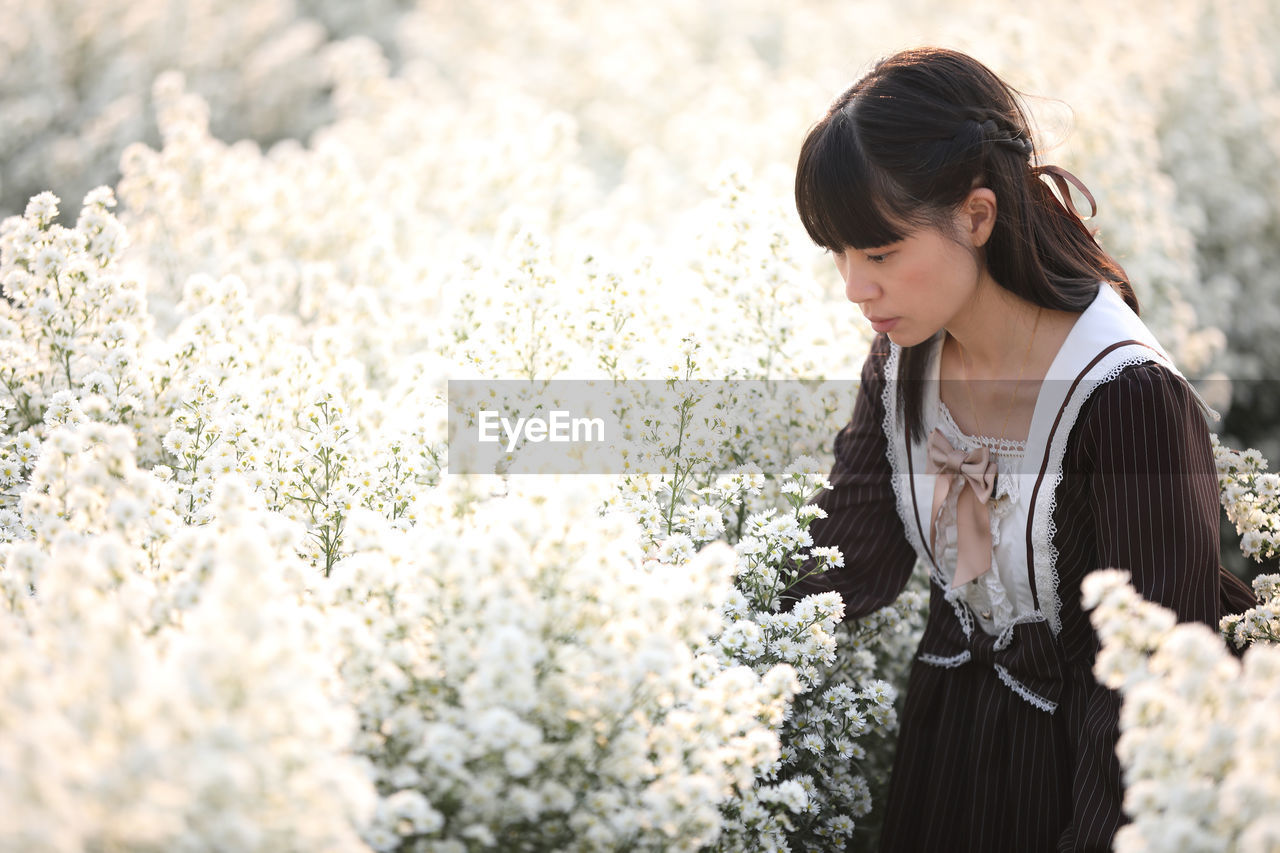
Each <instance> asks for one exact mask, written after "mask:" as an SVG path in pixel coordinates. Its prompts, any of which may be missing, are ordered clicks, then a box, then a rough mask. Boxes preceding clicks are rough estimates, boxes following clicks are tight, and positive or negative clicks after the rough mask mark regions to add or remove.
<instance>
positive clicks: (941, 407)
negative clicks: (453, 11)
mask: <svg viewBox="0 0 1280 853" xmlns="http://www.w3.org/2000/svg"><path fill="white" fill-rule="evenodd" d="M938 411H939V413H940V414H941V416H942V422H943V424H944V425H945V426H946V427H948V431H949V432H952V433H954V434H955V435H956V436H959V437H960V438H963V439H967V440H968V442H969V443H970V444H981V445H982V446H983V447H985V448H987V449H988V450H990V451H991V452H992V453H995V454H998V455H1000V456H1014V457H1018V458H1021V457H1022V456H1024V455H1025V454H1026V452H1027V442H1026V441H1016V440H1014V439H1012V438H995V437H994V436H990V435H970V434H969V433H967V432H965V431H964V430H962V429H960V425H959V424H957V423H956V419H955V417H954V416H953V415H952V414H951V410H950V409H949V408H947V404H946V403H944V402H942V398H941V397H939V398H938Z"/></svg>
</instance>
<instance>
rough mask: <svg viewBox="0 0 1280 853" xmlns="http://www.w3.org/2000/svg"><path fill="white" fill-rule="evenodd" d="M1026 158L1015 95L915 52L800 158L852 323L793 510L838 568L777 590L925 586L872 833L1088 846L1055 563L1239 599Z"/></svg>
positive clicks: (1077, 707) (1132, 361)
mask: <svg viewBox="0 0 1280 853" xmlns="http://www.w3.org/2000/svg"><path fill="white" fill-rule="evenodd" d="M1035 154H1036V152H1035V145H1034V143H1033V141H1032V138H1031V134H1030V132H1029V129H1028V123H1027V119H1026V116H1025V115H1024V114H1023V112H1022V110H1021V109H1020V107H1019V104H1018V100H1017V98H1016V93H1015V92H1014V90H1012V89H1011V88H1010V87H1009V86H1007V85H1006V84H1004V83H1003V82H1002V81H1001V80H1000V79H999V78H997V77H996V76H995V75H994V74H993V73H992V72H991V71H990V70H989V69H987V68H986V67H985V66H983V65H982V64H981V63H979V62H977V61H975V60H974V59H972V58H970V57H968V56H965V55H963V54H960V53H956V52H953V51H947V50H939V49H920V50H911V51H906V52H903V53H899V54H897V55H895V56H892V57H890V58H888V59H886V60H883V61H882V62H880V63H879V64H877V65H876V66H875V68H874V69H873V70H872V71H871V72H870V73H869V74H867V75H866V76H865V77H864V78H862V79H861V80H860V81H858V82H857V83H855V84H854V85H853V87H852V88H850V89H849V90H848V91H847V92H845V93H844V95H842V96H841V97H840V98H839V100H837V101H836V103H835V104H834V105H833V106H832V107H831V110H830V111H829V113H828V114H827V116H826V117H825V118H823V119H822V121H820V122H819V123H818V124H817V125H816V126H815V127H814V128H813V129H812V130H811V131H810V133H809V135H808V137H807V138H806V140H805V142H804V146H803V148H802V150H801V154H800V161H799V166H798V170H797V175H796V202H797V206H798V209H799V213H800V217H801V219H802V220H803V222H804V225H805V227H806V229H807V230H808V232H809V234H810V236H811V237H812V238H813V239H814V240H815V241H816V242H817V243H818V244H820V245H822V246H824V247H826V248H827V249H828V250H830V251H831V253H832V254H833V255H834V258H835V263H836V267H837V268H838V269H839V271H840V274H841V276H842V277H843V278H844V281H845V289H846V295H847V296H848V298H849V299H850V300H851V301H853V302H855V303H857V304H858V306H859V307H860V308H861V310H862V312H863V313H864V314H865V315H866V317H867V318H868V320H870V321H871V323H872V326H873V328H874V329H875V331H876V332H877V333H878V335H877V337H876V339H875V342H874V344H873V346H872V349H871V354H870V357H869V358H868V359H867V362H866V365H865V366H864V368H863V373H862V385H861V388H860V390H859V393H858V397H857V401H856V403H855V407H854V414H853V419H852V421H851V422H850V423H849V424H848V425H847V426H846V427H845V428H844V429H843V430H841V431H840V433H839V434H838V435H837V436H836V440H835V456H836V461H835V466H834V468H833V470H832V474H831V478H830V479H831V481H832V484H833V486H834V488H833V489H832V490H831V491H829V492H826V493H824V494H823V495H822V496H821V497H820V498H819V500H818V503H819V504H820V505H821V506H822V508H823V509H825V510H826V513H827V517H826V518H825V519H823V520H820V521H816V522H815V523H814V524H813V526H812V528H811V531H812V534H813V538H814V541H815V544H818V545H835V546H838V547H840V549H841V550H842V551H843V553H844V558H845V560H844V567H843V568H842V569H840V570H838V571H833V572H832V573H829V574H828V575H823V576H816V577H810V578H807V579H806V580H804V581H803V582H802V583H800V584H799V585H798V586H797V587H796V588H795V590H794V591H795V592H796V593H798V594H806V593H809V592H816V591H819V590H822V589H835V590H837V591H839V592H840V593H841V594H842V595H843V597H844V600H845V604H846V613H847V616H848V617H849V618H853V617H857V616H861V615H865V614H867V613H869V612H871V611H873V610H876V609H877V608H880V607H883V606H885V605H887V604H889V603H890V602H892V601H893V600H894V599H895V598H896V597H897V596H898V594H899V593H900V592H901V591H902V589H903V587H904V586H905V585H906V583H907V580H908V578H909V577H910V575H911V571H912V568H913V566H914V565H915V563H916V562H917V560H920V561H922V562H923V564H924V565H925V566H927V567H928V569H929V573H930V577H931V584H930V586H931V590H932V594H931V601H930V609H929V621H928V624H927V626H926V629H925V633H924V637H923V639H922V641H921V643H920V649H919V652H918V654H917V657H916V660H915V662H914V664H913V668H912V671H911V675H910V681H909V684H908V688H907V696H906V706H905V710H904V713H903V716H902V720H901V734H900V738H899V744H898V751H897V755H896V759H895V764H894V770H893V776H892V780H891V784H890V792H889V798H888V805H887V813H886V817H885V824H884V832H883V837H882V848H883V849H886V850H910V851H921V850H947V851H963V850H972V851H984V853H986V851H1003V850H1008V851H1019V853H1025V851H1040V850H1108V849H1110V845H1111V839H1112V836H1113V835H1114V833H1115V831H1116V829H1117V828H1118V827H1119V826H1120V824H1121V823H1122V822H1123V820H1124V816H1123V812H1122V808H1121V803H1122V797H1123V789H1122V785H1121V775H1120V768H1119V765H1118V763H1117V760H1116V757H1115V752H1114V747H1115V741H1116V736H1117V714H1118V710H1119V698H1118V696H1117V695H1116V694H1115V693H1113V692H1112V691H1110V690H1108V689H1106V688H1105V687H1102V686H1101V685H1099V684H1098V683H1097V681H1096V680H1095V679H1094V676H1093V673H1092V664H1093V660H1094V656H1095V654H1096V651H1097V640H1096V638H1095V636H1094V633H1093V630H1092V628H1091V626H1090V624H1089V620H1088V616H1087V614H1086V613H1084V612H1082V610H1081V607H1080V603H1079V602H1080V594H1079V588H1080V581H1081V579H1082V578H1083V577H1084V576H1085V575H1086V574H1088V573H1089V572H1090V571H1092V570H1094V569H1098V568H1103V567H1119V568H1123V569H1126V570H1128V571H1129V572H1131V573H1132V577H1133V583H1134V584H1135V586H1137V588H1138V589H1139V590H1140V591H1141V592H1142V593H1143V594H1144V595H1145V596H1146V597H1147V598H1149V599H1151V600H1153V601H1156V602H1159V603H1160V604H1163V605H1165V606H1166V607H1170V608H1172V609H1174V610H1175V611H1176V612H1177V614H1178V616H1179V618H1180V619H1183V620H1195V621H1200V622H1204V623H1206V624H1208V625H1211V626H1216V625H1217V623H1218V620H1219V617H1220V616H1221V615H1223V613H1224V612H1227V610H1230V611H1237V610H1240V609H1243V608H1244V607H1246V606H1248V603H1249V602H1250V599H1251V594H1250V593H1249V592H1248V590H1247V588H1246V587H1244V586H1243V584H1240V583H1239V582H1238V581H1235V580H1234V579H1233V578H1231V576H1230V575H1227V574H1225V572H1222V571H1221V570H1220V567H1219V564H1218V520H1219V508H1218V492H1217V480H1216V474H1215V469H1214V464H1213V456H1212V453H1211V450H1210V444H1209V435H1208V431H1207V428H1206V424H1205V415H1206V414H1208V413H1209V410H1208V408H1207V406H1205V405H1204V404H1203V401H1202V400H1201V399H1200V398H1199V396H1198V395H1197V394H1196V393H1195V391H1194V390H1193V389H1192V388H1191V386H1190V385H1189V384H1187V382H1186V381H1185V379H1183V377H1182V375H1181V374H1180V373H1179V372H1178V370H1177V368H1176V367H1175V366H1174V365H1173V363H1172V361H1171V360H1170V358H1169V356H1168V355H1167V354H1166V353H1165V352H1164V350H1163V349H1162V348H1161V347H1160V345H1159V343H1158V342H1157V341H1156V339H1155V337H1154V336H1153V335H1152V334H1151V332H1150V331H1149V330H1148V329H1147V328H1146V326H1145V325H1143V323H1142V322H1141V321H1140V320H1139V319H1138V316H1137V311H1138V303H1137V300H1136V298H1135V296H1134V293H1133V290H1132V289H1131V287H1130V286H1129V282H1128V280H1127V278H1126V276H1125V273H1124V271H1123V270H1122V269H1121V268H1120V266H1119V265H1118V264H1117V263H1116V262H1115V261H1114V260H1113V259H1112V258H1111V257H1110V256H1109V255H1108V254H1107V253H1106V252H1105V251H1103V249H1102V248H1101V247H1100V246H1099V245H1098V244H1097V243H1096V242H1095V241H1094V239H1093V236H1092V235H1091V234H1090V232H1089V231H1088V229H1087V228H1086V227H1085V225H1084V224H1083V223H1082V221H1081V218H1080V217H1079V216H1078V215H1077V214H1076V212H1075V210H1074V207H1073V206H1072V203H1071V195H1070V192H1069V189H1068V186H1067V183H1068V182H1071V183H1074V184H1075V185H1076V186H1077V187H1078V188H1079V189H1080V190H1081V191H1082V192H1083V193H1084V195H1085V196H1086V197H1088V199H1089V201H1090V203H1091V204H1092V203H1093V198H1092V196H1089V194H1088V191H1087V190H1086V189H1085V188H1084V186H1083V185H1082V184H1080V182H1079V181H1078V180H1076V179H1075V178H1074V177H1073V176H1071V175H1070V174H1069V173H1067V172H1065V171H1063V170H1061V169H1059V168H1057V167H1054V166H1044V165H1036V156H1035ZM1046 177H1047V178H1049V179H1050V180H1051V181H1052V182H1053V183H1054V184H1055V185H1056V186H1057V188H1058V190H1059V192H1060V193H1061V194H1062V200H1061V201H1059V199H1058V198H1057V197H1055V195H1054V193H1053V191H1052V189H1051V188H1050V186H1049V184H1048V183H1047V182H1046V181H1045V180H1043V179H1044V178H1046ZM1224 608H1225V609H1224Z"/></svg>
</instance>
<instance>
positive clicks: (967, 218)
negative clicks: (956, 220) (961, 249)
mask: <svg viewBox="0 0 1280 853" xmlns="http://www.w3.org/2000/svg"><path fill="white" fill-rule="evenodd" d="M960 216H961V219H960V224H961V227H962V228H963V229H964V233H965V234H966V235H967V236H968V238H969V241H970V243H971V244H972V245H973V246H974V247H975V248H978V247H981V246H985V245H986V244H987V240H989V239H991V231H992V229H994V228H995V227H996V194H995V193H994V192H992V191H991V189H990V188H988V187H977V188H976V189H972V190H970V191H969V196H968V197H967V198H966V199H965V200H964V202H963V203H962V204H961V205H960Z"/></svg>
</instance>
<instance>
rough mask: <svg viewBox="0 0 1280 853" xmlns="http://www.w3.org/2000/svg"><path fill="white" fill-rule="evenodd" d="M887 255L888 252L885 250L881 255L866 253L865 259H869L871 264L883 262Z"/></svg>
mask: <svg viewBox="0 0 1280 853" xmlns="http://www.w3.org/2000/svg"><path fill="white" fill-rule="evenodd" d="M887 257H889V253H888V252H885V253H884V254H882V255H867V260H869V261H871V263H873V264H883V263H884V261H885V258H887Z"/></svg>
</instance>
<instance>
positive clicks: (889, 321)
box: [867, 317, 900, 334]
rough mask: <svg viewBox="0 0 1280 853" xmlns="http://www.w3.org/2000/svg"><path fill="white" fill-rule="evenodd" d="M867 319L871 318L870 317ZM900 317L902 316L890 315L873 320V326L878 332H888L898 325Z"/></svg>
mask: <svg viewBox="0 0 1280 853" xmlns="http://www.w3.org/2000/svg"><path fill="white" fill-rule="evenodd" d="M867 319H868V320H871V318H870V317H868V318H867ZM899 319H900V318H898V317H888V318H886V319H884V320H871V328H873V329H875V330H876V333H877V334H879V333H882V332H887V331H889V330H890V329H892V328H893V327H894V326H896V325H898V320H899Z"/></svg>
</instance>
